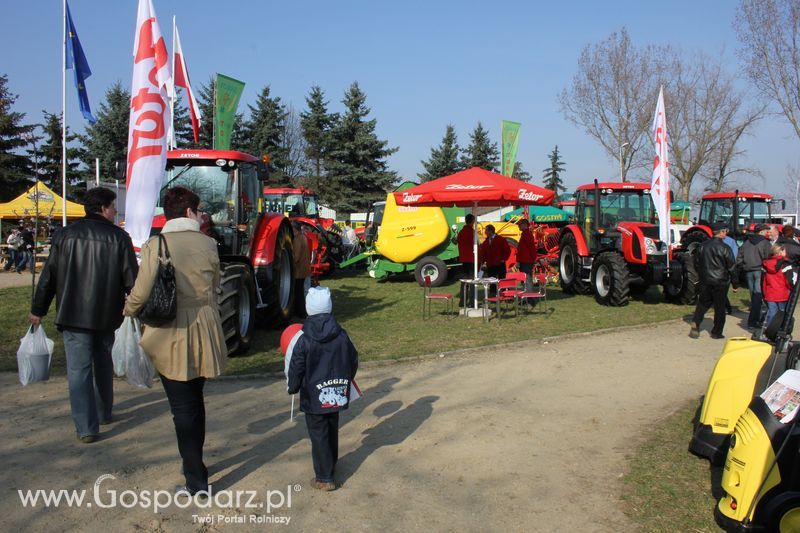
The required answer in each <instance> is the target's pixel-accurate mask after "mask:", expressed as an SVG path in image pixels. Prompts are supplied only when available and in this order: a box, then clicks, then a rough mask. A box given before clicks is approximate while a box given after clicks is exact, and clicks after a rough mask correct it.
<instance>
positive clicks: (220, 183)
mask: <svg viewBox="0 0 800 533" xmlns="http://www.w3.org/2000/svg"><path fill="white" fill-rule="evenodd" d="M178 186H181V187H186V188H187V189H191V190H192V191H194V192H195V193H196V194H197V195H198V196H199V197H200V206H201V208H202V209H203V210H204V211H205V212H206V214H207V215H208V217H209V222H210V225H211V228H210V229H209V233H210V235H211V237H213V238H214V239H215V240H216V241H217V242H218V244H219V245H220V253H230V250H231V249H232V247H233V240H234V235H233V227H234V225H235V223H236V218H235V207H236V202H235V198H236V194H237V192H236V189H237V187H236V171H235V169H233V168H230V169H223V168H222V167H218V166H216V165H213V164H208V165H184V166H175V167H167V171H166V174H165V176H164V186H163V187H162V188H161V194H159V200H160V201H159V205H163V199H164V193H165V192H166V190H167V189H170V188H172V187H178Z"/></svg>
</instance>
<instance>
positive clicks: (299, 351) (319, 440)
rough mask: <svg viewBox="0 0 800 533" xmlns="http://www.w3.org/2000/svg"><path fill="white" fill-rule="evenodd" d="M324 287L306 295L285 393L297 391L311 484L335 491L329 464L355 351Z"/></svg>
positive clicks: (354, 366)
mask: <svg viewBox="0 0 800 533" xmlns="http://www.w3.org/2000/svg"><path fill="white" fill-rule="evenodd" d="M332 310H333V303H332V302H331V293H330V290H329V289H328V288H327V287H312V288H311V289H309V291H308V294H307V295H306V312H307V313H308V318H307V319H306V321H305V323H304V324H303V330H302V332H303V334H302V335H301V336H300V337H299V338H298V339H297V341H296V343H295V345H294V349H293V351H292V356H291V360H290V361H289V373H288V391H289V394H295V393H297V392H298V391H299V392H300V410H301V411H303V412H304V413H305V419H306V427H307V428H308V437H309V439H311V457H312V459H313V462H314V475H315V477H314V479H313V480H312V484H313V485H314V486H315V487H316V488H318V489H320V490H325V491H330V490H335V489H336V482H335V480H334V469H335V468H336V461H337V460H338V458H339V411H341V410H342V409H347V407H348V405H349V403H350V389H351V386H352V384H353V378H355V376H356V371H357V370H358V351H356V348H355V346H353V343H352V342H351V341H350V337H348V336H347V332H346V331H345V330H344V329H342V327H341V326H340V325H339V323H338V322H337V321H336V319H335V318H333V315H332V314H331V311H332Z"/></svg>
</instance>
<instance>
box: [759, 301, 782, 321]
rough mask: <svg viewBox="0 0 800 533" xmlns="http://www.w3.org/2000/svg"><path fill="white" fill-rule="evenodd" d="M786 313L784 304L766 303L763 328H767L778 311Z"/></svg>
mask: <svg viewBox="0 0 800 533" xmlns="http://www.w3.org/2000/svg"><path fill="white" fill-rule="evenodd" d="M779 310H780V311H786V302H767V318H765V319H764V326H765V327H766V326H769V323H770V322H771V321H772V319H773V318H774V317H775V315H777V314H778V311H779Z"/></svg>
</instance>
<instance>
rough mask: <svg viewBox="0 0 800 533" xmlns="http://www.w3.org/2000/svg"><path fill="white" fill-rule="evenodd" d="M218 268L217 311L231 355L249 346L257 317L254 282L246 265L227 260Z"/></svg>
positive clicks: (240, 352) (242, 351)
mask: <svg viewBox="0 0 800 533" xmlns="http://www.w3.org/2000/svg"><path fill="white" fill-rule="evenodd" d="M220 268H221V269H222V274H221V279H220V288H221V293H220V294H219V298H218V302H219V313H220V317H221V318H222V332H223V333H224V334H225V345H226V346H227V348H228V355H229V356H231V357H232V356H235V355H239V354H242V353H244V352H246V351H247V349H248V348H249V347H250V341H251V340H252V338H253V326H254V324H255V318H256V316H255V315H256V286H255V283H254V282H253V274H252V273H251V272H250V268H249V267H248V266H247V265H243V264H241V263H227V264H222V265H220Z"/></svg>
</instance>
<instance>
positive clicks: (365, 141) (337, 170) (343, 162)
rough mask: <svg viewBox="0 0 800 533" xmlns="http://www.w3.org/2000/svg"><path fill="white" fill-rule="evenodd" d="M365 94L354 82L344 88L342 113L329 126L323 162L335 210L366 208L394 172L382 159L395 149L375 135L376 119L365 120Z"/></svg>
mask: <svg viewBox="0 0 800 533" xmlns="http://www.w3.org/2000/svg"><path fill="white" fill-rule="evenodd" d="M366 99H367V95H366V94H365V93H364V92H363V91H362V90H361V88H360V87H359V86H358V83H357V82H353V84H352V85H350V88H349V89H348V90H347V91H345V94H344V100H342V103H343V104H344V105H345V108H346V112H345V114H344V115H343V116H342V118H341V120H340V121H339V123H338V124H337V125H336V126H335V128H334V129H333V135H332V138H333V145H332V146H331V148H330V154H329V158H328V159H327V160H326V162H325V164H326V167H327V170H328V179H327V183H328V184H329V185H332V188H335V194H336V197H335V198H332V200H333V201H332V202H331V203H333V207H334V208H335V209H337V210H339V211H344V212H354V211H366V210H367V207H369V206H370V205H371V204H372V203H373V202H375V201H377V200H381V199H383V198H385V197H386V191H387V190H388V189H390V188H391V187H392V184H393V183H394V182H395V180H396V179H397V175H396V174H395V173H394V172H393V171H390V170H388V167H387V163H386V160H385V159H386V158H387V157H388V156H390V155H392V154H393V153H395V152H396V151H397V148H388V147H387V145H388V141H382V140H380V139H378V137H377V135H376V134H375V124H376V122H377V121H376V120H375V119H372V120H367V118H366V117H367V115H368V114H369V112H370V109H369V108H368V107H367V106H366Z"/></svg>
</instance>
